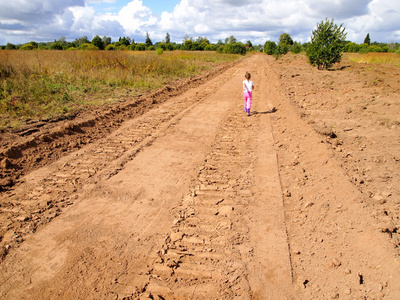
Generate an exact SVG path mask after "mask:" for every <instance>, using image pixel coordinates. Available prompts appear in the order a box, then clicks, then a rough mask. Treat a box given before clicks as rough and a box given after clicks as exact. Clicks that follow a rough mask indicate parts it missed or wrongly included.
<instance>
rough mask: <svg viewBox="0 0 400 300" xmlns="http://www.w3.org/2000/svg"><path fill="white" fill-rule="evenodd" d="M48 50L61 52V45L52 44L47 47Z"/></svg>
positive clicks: (58, 43)
mask: <svg viewBox="0 0 400 300" xmlns="http://www.w3.org/2000/svg"><path fill="white" fill-rule="evenodd" d="M49 49H50V50H63V45H62V44H61V43H60V42H54V43H51V44H50V45H49Z"/></svg>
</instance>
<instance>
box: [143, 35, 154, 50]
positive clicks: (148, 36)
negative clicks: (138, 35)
mask: <svg viewBox="0 0 400 300" xmlns="http://www.w3.org/2000/svg"><path fill="white" fill-rule="evenodd" d="M145 44H146V47H150V46H153V42H152V41H151V39H150V35H149V33H148V32H146V41H145Z"/></svg>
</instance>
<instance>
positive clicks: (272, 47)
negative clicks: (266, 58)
mask: <svg viewBox="0 0 400 300" xmlns="http://www.w3.org/2000/svg"><path fill="white" fill-rule="evenodd" d="M276 48H277V45H276V43H275V42H273V41H266V42H265V44H264V52H265V53H267V54H268V55H272V54H274V53H275V51H276Z"/></svg>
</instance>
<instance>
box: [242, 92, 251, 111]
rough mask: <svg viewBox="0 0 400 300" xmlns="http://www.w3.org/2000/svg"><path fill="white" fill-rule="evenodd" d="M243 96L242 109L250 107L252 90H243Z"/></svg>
mask: <svg viewBox="0 0 400 300" xmlns="http://www.w3.org/2000/svg"><path fill="white" fill-rule="evenodd" d="M243 98H244V109H250V108H251V99H252V92H243Z"/></svg>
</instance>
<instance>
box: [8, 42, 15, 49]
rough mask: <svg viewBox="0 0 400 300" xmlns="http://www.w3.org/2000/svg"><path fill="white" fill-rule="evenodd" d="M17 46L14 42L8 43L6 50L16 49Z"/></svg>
mask: <svg viewBox="0 0 400 300" xmlns="http://www.w3.org/2000/svg"><path fill="white" fill-rule="evenodd" d="M15 49H17V47H16V46H15V45H14V44H11V43H7V45H6V50H15Z"/></svg>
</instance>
